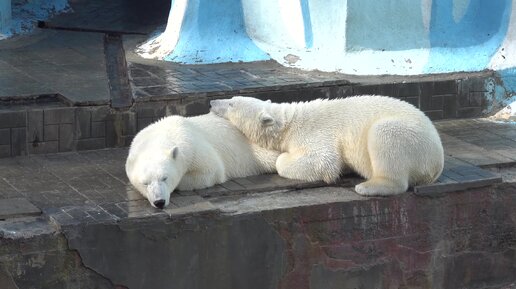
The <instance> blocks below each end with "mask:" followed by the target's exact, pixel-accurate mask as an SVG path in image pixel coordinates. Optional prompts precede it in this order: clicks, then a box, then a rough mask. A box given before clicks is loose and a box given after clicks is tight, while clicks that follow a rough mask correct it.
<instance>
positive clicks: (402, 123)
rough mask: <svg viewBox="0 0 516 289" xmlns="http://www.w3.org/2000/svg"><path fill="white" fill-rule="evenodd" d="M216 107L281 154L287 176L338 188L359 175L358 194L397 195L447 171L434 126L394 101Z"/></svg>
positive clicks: (246, 101) (243, 101)
mask: <svg viewBox="0 0 516 289" xmlns="http://www.w3.org/2000/svg"><path fill="white" fill-rule="evenodd" d="M211 107H212V112H214V113H216V114H218V115H220V116H222V117H224V118H226V119H228V120H229V121H231V122H232V123H233V124H234V125H235V126H236V127H238V128H239V129H240V130H241V131H242V132H243V133H244V134H245V135H246V136H247V137H248V138H249V139H250V140H251V141H252V142H254V143H256V144H258V145H261V146H263V147H265V148H268V149H274V150H279V151H280V152H282V154H281V155H280V156H279V158H278V160H277V162H276V168H277V170H278V173H279V174H280V175H281V176H283V177H287V178H293V179H302V180H309V181H316V180H324V181H325V182H328V183H331V182H334V181H335V180H336V179H337V178H339V175H340V174H341V173H343V172H347V171H349V170H353V171H355V172H357V173H358V174H360V175H362V176H363V177H365V178H366V179H367V181H365V182H363V183H361V184H358V185H357V186H356V187H355V190H356V191H357V193H359V194H361V195H391V194H397V193H402V192H405V191H406V190H407V188H408V186H409V185H416V184H428V183H431V182H433V181H435V180H436V179H437V178H438V177H439V175H440V174H441V172H442V169H443V164H444V155H443V147H442V144H441V140H440V138H439V134H438V133H437V130H436V129H435V127H434V126H433V124H432V122H431V121H430V120H429V119H428V117H426V116H425V115H424V113H423V112H421V111H420V110H419V109H417V108H415V107H414V106H412V105H411V104H409V103H406V102H403V101H400V100H397V99H394V98H390V97H385V96H373V95H366V96H358V97H348V98H345V99H335V100H322V99H318V100H314V101H310V102H300V103H280V104H276V103H271V102H270V101H261V100H258V99H255V98H250V97H241V96H237V97H233V98H232V99H227V100H213V101H212V102H211Z"/></svg>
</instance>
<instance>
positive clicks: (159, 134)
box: [125, 113, 279, 209]
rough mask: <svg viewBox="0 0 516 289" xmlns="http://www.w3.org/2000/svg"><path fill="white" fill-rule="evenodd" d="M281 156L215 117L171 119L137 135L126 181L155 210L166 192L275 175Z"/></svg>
mask: <svg viewBox="0 0 516 289" xmlns="http://www.w3.org/2000/svg"><path fill="white" fill-rule="evenodd" d="M278 155H279V153H278V152H275V151H270V150H267V149H263V148H261V147H259V146H257V145H253V144H250V143H249V141H248V140H247V139H246V138H245V137H244V136H243V135H242V133H241V132H240V131H239V130H238V129H236V128H235V127H234V126H233V125H232V124H231V123H230V122H228V121H227V120H225V119H222V118H220V117H218V116H216V115H214V114H211V113H210V114H206V115H201V116H196V117H182V116H169V117H166V118H163V119H161V120H159V121H157V122H155V123H153V124H151V125H149V126H148V127H146V128H144V129H143V130H141V131H140V132H139V133H138V134H137V135H136V137H135V138H134V140H133V142H132V143H131V148H130V150H129V156H128V157H127V162H126V164H125V170H126V173H127V176H128V177H129V181H130V182H131V184H132V185H133V186H134V187H135V188H136V189H137V190H138V191H140V193H141V194H142V195H144V196H145V197H146V198H147V199H148V200H149V202H150V203H151V204H152V205H153V206H154V207H157V208H160V209H161V208H163V207H165V206H167V205H168V203H169V200H170V193H171V192H172V191H173V190H174V189H175V188H176V187H177V188H178V189H180V190H194V189H202V188H206V187H209V186H213V185H215V184H219V183H223V182H225V181H227V180H228V179H231V178H238V177H246V176H250V175H257V174H262V173H271V172H276V167H275V163H276V159H277V157H278Z"/></svg>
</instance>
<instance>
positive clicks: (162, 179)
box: [160, 177, 168, 182]
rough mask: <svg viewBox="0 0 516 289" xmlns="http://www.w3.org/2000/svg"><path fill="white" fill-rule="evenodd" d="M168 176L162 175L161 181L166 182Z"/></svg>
mask: <svg viewBox="0 0 516 289" xmlns="http://www.w3.org/2000/svg"><path fill="white" fill-rule="evenodd" d="M167 179H168V178H167V177H162V178H161V180H160V181H162V182H164V181H166V180H167Z"/></svg>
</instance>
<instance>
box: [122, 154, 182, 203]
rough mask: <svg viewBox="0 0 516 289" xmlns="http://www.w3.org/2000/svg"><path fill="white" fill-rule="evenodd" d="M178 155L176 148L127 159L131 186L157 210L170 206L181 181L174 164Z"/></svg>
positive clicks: (132, 156) (127, 170)
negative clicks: (173, 192)
mask: <svg viewBox="0 0 516 289" xmlns="http://www.w3.org/2000/svg"><path fill="white" fill-rule="evenodd" d="M178 154H179V148H178V147H174V148H172V149H170V150H166V151H165V150H164V151H160V152H156V151H143V152H141V153H140V154H138V155H131V156H130V157H129V158H128V159H127V162H126V172H127V175H128V177H129V180H130V181H131V184H133V186H135V187H136V189H137V190H138V191H139V192H141V193H142V195H144V196H145V197H146V198H147V199H148V200H149V202H150V203H151V205H152V206H154V207H156V208H160V209H162V208H164V207H166V206H168V204H169V202H170V192H172V191H173V190H174V189H175V188H176V187H177V186H178V184H179V181H180V180H181V174H180V172H178V170H177V166H176V165H175V164H174V163H175V162H176V161H177V158H178Z"/></svg>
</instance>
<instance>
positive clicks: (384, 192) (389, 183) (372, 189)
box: [355, 178, 408, 196]
mask: <svg viewBox="0 0 516 289" xmlns="http://www.w3.org/2000/svg"><path fill="white" fill-rule="evenodd" d="M407 189H408V183H407V182H403V181H400V180H388V179H383V178H372V179H370V180H367V181H365V182H363V183H360V184H358V185H356V186H355V191H356V192H357V193H358V194H359V195H362V196H389V195H397V194H401V193H404V192H406V191H407Z"/></svg>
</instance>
